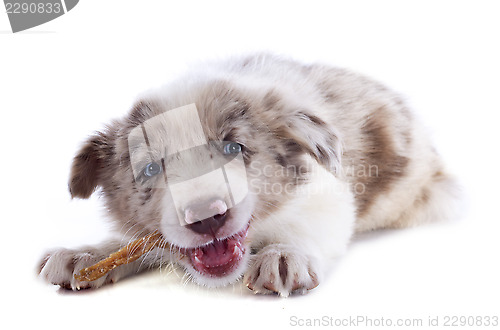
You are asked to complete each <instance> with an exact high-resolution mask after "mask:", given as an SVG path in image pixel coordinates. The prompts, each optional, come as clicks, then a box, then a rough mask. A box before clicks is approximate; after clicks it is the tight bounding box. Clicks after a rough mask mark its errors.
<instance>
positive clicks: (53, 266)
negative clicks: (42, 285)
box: [39, 249, 116, 290]
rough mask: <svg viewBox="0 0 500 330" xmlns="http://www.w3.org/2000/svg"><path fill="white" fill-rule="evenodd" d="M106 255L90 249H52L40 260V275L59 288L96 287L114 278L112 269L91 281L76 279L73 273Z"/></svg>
mask: <svg viewBox="0 0 500 330" xmlns="http://www.w3.org/2000/svg"><path fill="white" fill-rule="evenodd" d="M106 256H107V255H105V254H103V253H99V252H98V251H96V250H91V249H89V250H86V251H85V250H84V251H75V250H69V249H58V250H55V251H52V252H51V253H49V254H48V255H47V256H46V257H45V258H43V259H42V260H41V261H40V264H39V272H40V277H42V278H43V279H45V280H46V281H47V282H49V283H52V284H55V285H59V286H60V287H61V288H64V289H68V290H81V289H89V288H98V287H101V286H103V285H104V284H107V283H110V282H114V281H115V280H116V279H115V278H113V274H112V273H113V271H111V272H110V273H108V274H106V275H105V276H103V277H101V278H99V279H97V280H95V281H92V282H85V281H78V280H76V279H75V276H74V275H75V274H78V273H79V272H80V270H82V269H83V268H85V267H89V266H91V265H93V264H95V263H96V262H98V261H100V260H102V259H103V258H105V257H106Z"/></svg>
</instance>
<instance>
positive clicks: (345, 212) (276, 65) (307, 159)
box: [41, 55, 456, 296]
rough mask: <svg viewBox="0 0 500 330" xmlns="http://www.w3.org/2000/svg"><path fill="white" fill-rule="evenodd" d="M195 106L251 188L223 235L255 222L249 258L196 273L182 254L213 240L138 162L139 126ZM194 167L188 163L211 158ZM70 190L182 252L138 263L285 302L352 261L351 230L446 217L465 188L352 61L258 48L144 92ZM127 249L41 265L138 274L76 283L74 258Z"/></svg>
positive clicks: (166, 138) (91, 154) (96, 138)
mask: <svg viewBox="0 0 500 330" xmlns="http://www.w3.org/2000/svg"><path fill="white" fill-rule="evenodd" d="M191 103H194V104H196V107H197V109H198V115H199V119H200V121H201V126H202V128H203V133H204V135H205V137H206V138H207V140H208V141H235V142H237V143H239V144H241V145H242V146H243V150H242V152H243V159H244V163H245V167H246V176H247V182H248V184H249V194H248V195H247V197H245V199H244V200H243V201H242V202H241V203H240V204H238V205H236V206H234V207H233V208H232V209H231V210H230V211H231V213H230V214H231V216H230V219H229V220H228V221H226V223H225V224H224V225H223V226H222V227H221V229H220V231H219V232H218V233H217V237H215V238H217V239H225V238H226V237H231V235H235V233H237V232H240V231H241V230H244V228H246V227H247V226H248V225H249V229H248V238H247V239H246V240H245V246H246V250H245V251H246V253H245V255H244V258H243V261H242V262H241V263H240V264H238V266H237V267H236V268H235V269H234V270H233V271H232V272H230V273H229V274H225V275H224V276H220V277H218V278H214V277H207V276H204V275H203V274H201V273H199V272H197V271H196V269H195V268H193V265H192V264H191V263H190V261H189V258H187V257H186V256H185V255H183V253H182V251H183V249H189V248H196V247H198V246H202V245H204V244H210V242H211V241H212V240H213V239H214V237H208V236H207V235H201V234H199V233H195V232H193V231H191V230H189V228H188V227H189V226H186V227H185V226H181V225H180V224H179V223H178V221H177V219H176V217H177V214H176V213H175V211H173V209H174V207H173V205H172V203H171V197H172V196H169V190H168V189H162V188H158V187H155V186H152V185H149V186H148V185H141V184H140V183H138V181H137V178H135V177H134V172H133V170H132V166H133V165H131V155H130V147H131V146H130V145H129V140H128V137H129V135H130V133H131V132H132V130H133V129H134V128H135V127H139V126H140V125H141V124H143V123H144V122H145V121H147V120H148V119H150V118H153V117H155V116H157V115H160V114H162V113H165V112H166V111H169V110H171V109H175V108H178V107H181V106H184V105H186V104H191ZM179 125H181V126H182V128H183V130H185V132H189V130H190V129H191V127H190V125H189V124H188V123H187V122H186V123H180V124H179ZM175 141H177V140H176V137H175V136H172V135H169V133H168V132H166V131H161V132H158V133H157V135H154V136H151V138H150V140H149V141H148V142H147V143H148V148H150V149H149V151H148V152H150V153H155V154H160V155H161V153H162V150H166V149H168V148H169V147H171V146H172V143H176V142H175ZM200 157H201V156H200ZM192 161H193V163H189V164H185V166H187V167H189V166H195V164H196V163H197V162H200V163H201V162H203V161H204V160H203V158H199V159H194V160H192ZM162 164H163V163H162ZM167 165H168V164H167ZM163 166H166V165H165V164H163ZM241 175H242V173H235V176H236V177H241ZM69 188H70V193H71V195H72V196H73V197H77V198H88V197H89V196H90V195H91V194H92V193H93V192H94V191H95V190H96V189H97V188H100V193H101V194H102V196H103V197H104V203H105V205H106V206H107V209H108V210H109V214H110V216H111V217H112V218H113V219H114V221H115V223H116V225H117V226H116V228H117V230H120V231H121V232H122V235H124V237H126V238H130V239H131V238H133V237H136V236H139V235H143V234H145V233H148V232H151V231H154V230H160V231H161V232H162V234H163V236H164V237H165V239H166V240H167V241H168V242H169V243H170V244H171V245H172V246H173V248H172V249H170V251H156V252H155V253H156V256H157V257H155V254H149V255H148V256H146V257H145V258H144V260H142V261H137V262H136V263H137V265H144V264H147V265H149V266H152V265H160V264H162V263H168V262H173V263H178V264H180V265H181V266H184V267H185V268H186V271H187V272H188V273H190V275H191V276H192V278H193V280H195V281H196V282H198V283H200V284H202V285H206V286H220V285H226V284H228V283H232V282H234V281H236V280H237V279H239V278H240V277H244V282H245V284H246V285H247V286H248V287H249V288H250V289H252V290H254V292H259V293H270V292H277V293H279V294H280V295H282V296H287V295H288V294H290V293H292V292H306V291H307V290H310V289H312V288H314V287H316V286H317V285H318V283H320V281H321V279H322V278H323V275H324V268H325V267H324V266H325V264H326V263H328V260H330V259H332V258H335V257H338V256H340V255H342V253H343V252H344V251H345V249H346V246H347V244H348V242H349V240H350V238H351V236H352V234H353V233H354V232H355V231H358V232H362V231H367V230H374V229H379V228H388V227H408V226H413V225H416V224H420V223H424V222H429V221H432V220H439V219H443V218H446V217H449V216H450V214H448V213H447V212H445V211H446V210H449V209H450V207H448V205H449V204H450V203H452V202H453V200H454V194H455V189H456V184H455V182H454V180H453V178H451V177H450V176H449V175H448V174H446V170H445V169H444V166H443V165H442V162H441V160H440V157H439V156H438V155H437V154H436V152H435V151H434V149H433V147H432V145H431V143H430V141H429V140H428V138H427V134H426V133H425V130H424V129H423V128H422V126H421V124H420V123H419V122H418V120H417V119H416V117H415V116H413V115H412V113H411V111H410V110H409V109H408V107H407V105H406V104H405V103H404V102H403V100H402V99H401V97H400V96H399V95H397V94H396V93H394V92H393V91H391V90H389V89H388V88H386V87H385V86H383V85H381V84H380V83H378V82H375V81H373V80H371V79H369V78H366V77H364V76H361V75H359V74H355V73H352V72H350V71H346V70H343V69H339V68H333V67H329V66H325V65H321V64H312V65H304V64H301V63H298V62H295V61H292V60H289V59H282V58H278V57H275V56H270V55H256V56H249V57H245V58H234V59H230V60H229V61H224V62H216V63H210V64H208V65H206V66H205V67H204V68H201V69H198V70H193V73H191V74H188V75H186V76H185V77H183V78H181V79H180V80H178V81H176V82H174V83H172V84H169V85H166V86H164V87H162V88H160V89H158V90H154V91H149V92H147V93H145V94H144V95H143V96H141V98H140V100H138V102H137V103H136V104H135V105H134V106H133V108H132V110H131V111H130V112H129V113H128V115H126V116H125V117H124V118H121V119H119V120H116V121H114V122H112V123H111V124H110V125H109V126H108V128H107V129H106V130H104V131H103V132H99V133H96V134H95V135H93V136H91V137H90V138H89V139H88V140H87V142H85V143H84V145H83V146H82V148H81V150H80V151H79V152H78V153H77V155H76V157H75V159H74V162H73V168H72V171H71V176H70V181H69ZM203 194H204V190H203V187H196V186H193V187H192V190H190V191H186V192H184V195H183V198H191V197H192V196H191V195H193V196H197V198H199V199H200V200H202V199H203V198H204V195H203ZM122 241H125V242H126V241H127V239H125V240H122ZM117 246H119V244H118V243H116V242H115V243H113V242H111V243H110V242H108V243H107V244H103V245H102V246H101V247H100V248H99V247H98V248H97V250H98V251H99V253H97V252H95V250H93V251H94V252H93V253H90V254H89V253H87V254H85V251H74V252H68V251H67V250H64V251H62V250H61V251H62V252H61V251H59V252H54V253H52V254H49V256H48V257H47V258H44V260H43V261H42V264H41V274H42V276H44V277H45V278H46V279H47V280H48V281H49V282H52V283H54V284H59V285H61V286H63V287H67V288H72V289H75V288H76V289H78V288H82V287H98V286H100V285H102V284H105V283H107V282H109V281H110V280H113V281H114V280H116V279H117V278H120V277H123V276H126V275H128V274H130V273H133V272H136V271H138V270H139V269H142V268H140V267H139V266H137V267H134V266H133V265H129V266H127V267H123V268H118V269H116V270H114V271H113V272H112V273H111V274H110V275H109V279H108V280H102V281H100V282H96V283H79V282H77V281H76V280H74V279H73V278H72V277H71V274H72V273H73V272H75V271H76V269H75V267H76V266H75V265H77V264H78V265H80V266H81V265H87V264H89V263H90V262H91V261H93V260H94V259H95V258H93V257H92V256H94V255H95V256H102V255H106V254H107V253H109V252H112V251H113V250H112V249H115V248H116V247H117ZM251 252H252V253H251ZM68 267H69V268H68ZM63 268H64V271H62V270H61V269H63ZM68 269H69V270H68ZM61 274H68V275H65V276H61Z"/></svg>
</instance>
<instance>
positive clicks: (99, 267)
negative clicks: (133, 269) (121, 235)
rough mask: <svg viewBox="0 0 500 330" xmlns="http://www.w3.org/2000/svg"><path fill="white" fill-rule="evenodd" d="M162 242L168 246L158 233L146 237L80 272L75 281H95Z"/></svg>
mask: <svg viewBox="0 0 500 330" xmlns="http://www.w3.org/2000/svg"><path fill="white" fill-rule="evenodd" d="M162 242H163V244H166V243H165V241H163V239H162V238H161V234H159V233H158V232H154V233H152V234H149V235H146V236H144V237H142V238H139V239H138V240H135V241H133V242H131V243H129V244H128V245H127V246H125V247H124V248H122V249H120V250H118V251H116V252H114V253H112V254H110V255H109V257H107V258H106V259H103V260H101V261H99V262H98V263H96V264H95V265H92V266H90V267H87V268H84V269H82V270H80V273H79V274H75V279H77V280H78V281H87V282H90V281H95V280H97V279H98V278H100V277H102V276H104V275H106V274H107V273H108V272H109V271H111V270H113V269H115V268H116V267H118V266H120V265H125V264H128V263H131V262H132V261H135V260H137V259H138V258H139V257H140V256H142V255H144V254H145V253H147V252H149V251H151V250H152V249H154V248H155V247H157V246H159V245H160V243H162Z"/></svg>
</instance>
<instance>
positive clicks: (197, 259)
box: [194, 256, 201, 264]
mask: <svg viewBox="0 0 500 330" xmlns="http://www.w3.org/2000/svg"><path fill="white" fill-rule="evenodd" d="M194 261H196V262H197V263H199V264H201V260H200V259H199V258H198V257H197V256H194Z"/></svg>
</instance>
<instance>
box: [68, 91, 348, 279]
mask: <svg viewBox="0 0 500 330" xmlns="http://www.w3.org/2000/svg"><path fill="white" fill-rule="evenodd" d="M305 154H309V155H310V156H312V157H313V158H314V159H316V160H317V161H318V162H319V163H321V164H322V165H324V166H325V167H328V168H330V169H333V170H334V169H335V167H336V166H337V165H338V161H339V160H338V139H337V137H336V135H335V134H334V132H333V131H332V130H331V129H330V128H329V127H328V126H327V125H326V124H325V122H324V121H323V120H321V119H320V118H318V117H317V116H315V115H313V114H312V113H311V112H310V111H308V110H307V108H304V107H303V106H299V105H296V104H290V102H287V100H286V97H285V96H284V95H283V94H282V93H280V92H278V91H276V90H267V91H260V90H259V91H256V90H254V91H252V90H246V89H245V90H242V89H238V88H236V87H234V86H233V85H231V84H230V83H228V82H211V83H206V84H202V85H201V86H200V84H198V85H197V86H196V87H192V88H190V89H189V93H183V95H179V93H178V92H177V93H176V95H169V93H168V92H166V91H164V90H161V91H159V92H156V93H150V94H149V95H147V96H145V97H144V98H143V99H142V100H141V101H139V102H138V103H137V104H136V105H135V106H134V108H133V109H132V111H131V112H130V113H129V114H128V116H126V117H125V118H123V119H121V120H119V121H115V122H113V123H112V124H111V125H109V126H108V127H107V129H106V130H105V131H103V132H99V133H97V134H95V135H94V136H92V137H90V138H89V140H88V141H87V142H86V143H85V144H84V146H83V147H82V149H81V150H80V152H79V153H78V154H77V156H76V157H75V159H74V162H73V167H72V172H71V177H70V182H69V187H70V192H71V195H72V196H73V197H78V198H88V197H89V196H90V195H91V194H92V193H93V192H94V191H95V190H96V188H97V187H100V188H101V189H102V194H103V196H104V199H105V203H106V206H107V208H108V209H109V211H110V214H111V215H112V216H113V217H114V218H115V220H116V222H117V224H118V228H119V229H120V230H122V231H124V232H125V233H126V234H127V235H129V236H134V235H141V234H147V233H149V232H152V231H156V230H158V231H160V232H161V233H162V235H163V237H164V239H165V240H166V241H167V242H169V243H170V245H171V247H172V248H171V250H170V253H171V254H172V257H173V258H174V259H175V260H176V261H177V262H178V263H180V264H182V265H183V266H184V267H185V268H186V270H187V271H188V272H189V273H190V274H191V275H192V277H193V279H194V280H195V281H197V282H198V283H201V284H204V285H207V286H219V285H225V284H227V283H230V282H232V281H234V280H236V279H237V278H239V277H240V276H241V275H242V274H243V272H244V269H245V268H246V264H247V261H248V259H249V255H250V247H251V246H252V247H255V246H257V245H259V244H264V243H266V242H260V241H259V235H256V231H258V227H259V225H258V223H259V222H262V221H268V219H270V218H272V214H273V212H275V211H276V210H277V209H279V208H280V205H282V204H283V202H284V201H286V199H287V198H289V196H290V195H291V194H293V190H294V187H296V186H297V185H300V184H303V183H304V182H307V173H308V167H307V164H306V162H305V161H304V157H303V156H304V155H305Z"/></svg>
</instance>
